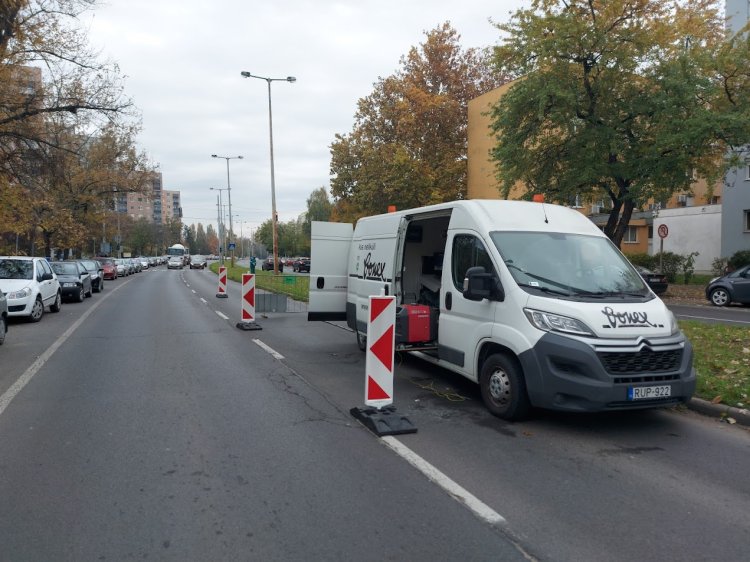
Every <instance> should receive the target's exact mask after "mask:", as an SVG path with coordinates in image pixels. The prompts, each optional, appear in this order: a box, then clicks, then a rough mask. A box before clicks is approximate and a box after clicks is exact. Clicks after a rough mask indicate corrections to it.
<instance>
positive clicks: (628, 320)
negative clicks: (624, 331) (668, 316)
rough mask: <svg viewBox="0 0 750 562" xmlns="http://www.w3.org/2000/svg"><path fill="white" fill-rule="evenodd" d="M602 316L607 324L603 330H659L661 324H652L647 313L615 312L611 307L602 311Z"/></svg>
mask: <svg viewBox="0 0 750 562" xmlns="http://www.w3.org/2000/svg"><path fill="white" fill-rule="evenodd" d="M602 314H604V316H605V317H606V318H607V321H608V322H609V324H604V326H602V327H603V328H643V327H647V328H661V327H663V326H662V325H661V324H654V323H653V322H651V321H650V320H649V319H648V313H647V312H615V311H614V310H612V307H611V306H607V307H605V308H604V309H602Z"/></svg>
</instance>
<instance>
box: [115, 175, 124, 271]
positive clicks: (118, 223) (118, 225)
mask: <svg viewBox="0 0 750 562" xmlns="http://www.w3.org/2000/svg"><path fill="white" fill-rule="evenodd" d="M114 193H115V215H116V216H117V257H118V258H121V257H122V256H121V255H120V244H121V239H122V238H121V235H120V208H119V207H120V205H119V201H118V199H119V197H118V195H117V186H115V188H114Z"/></svg>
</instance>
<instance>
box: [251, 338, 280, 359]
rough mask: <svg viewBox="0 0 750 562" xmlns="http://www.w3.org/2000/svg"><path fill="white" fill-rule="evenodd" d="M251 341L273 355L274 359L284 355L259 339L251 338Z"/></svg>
mask: <svg viewBox="0 0 750 562" xmlns="http://www.w3.org/2000/svg"><path fill="white" fill-rule="evenodd" d="M253 341H254V342H255V344H256V345H257V346H259V347H260V348H262V349H263V350H264V351H266V352H268V353H270V354H271V355H273V356H274V357H275V358H276V359H279V360H281V359H284V356H283V355H282V354H281V353H279V352H278V351H276V350H275V349H273V348H271V347H269V346H267V345H266V344H264V343H263V342H262V341H260V340H253Z"/></svg>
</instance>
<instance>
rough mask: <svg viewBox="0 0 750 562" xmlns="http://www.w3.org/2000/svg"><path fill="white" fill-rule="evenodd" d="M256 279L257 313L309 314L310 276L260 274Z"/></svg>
mask: <svg viewBox="0 0 750 562" xmlns="http://www.w3.org/2000/svg"><path fill="white" fill-rule="evenodd" d="M255 279H256V281H255V283H256V287H257V290H256V295H255V310H256V311H257V312H307V295H308V289H309V284H310V276H309V275H298V274H293V275H291V274H290V275H284V274H281V275H272V274H259V275H257V276H256V278H255Z"/></svg>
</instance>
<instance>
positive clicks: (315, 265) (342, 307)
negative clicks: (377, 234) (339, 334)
mask: <svg viewBox="0 0 750 562" xmlns="http://www.w3.org/2000/svg"><path fill="white" fill-rule="evenodd" d="M311 226H312V230H311V238H312V246H311V250H310V297H309V299H310V300H309V303H308V309H307V310H308V312H307V319H308V320H346V292H347V287H348V282H349V270H348V265H349V248H350V247H351V245H352V236H353V233H354V228H353V226H352V225H351V224H350V223H340V222H320V221H313V222H312V225H311Z"/></svg>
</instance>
